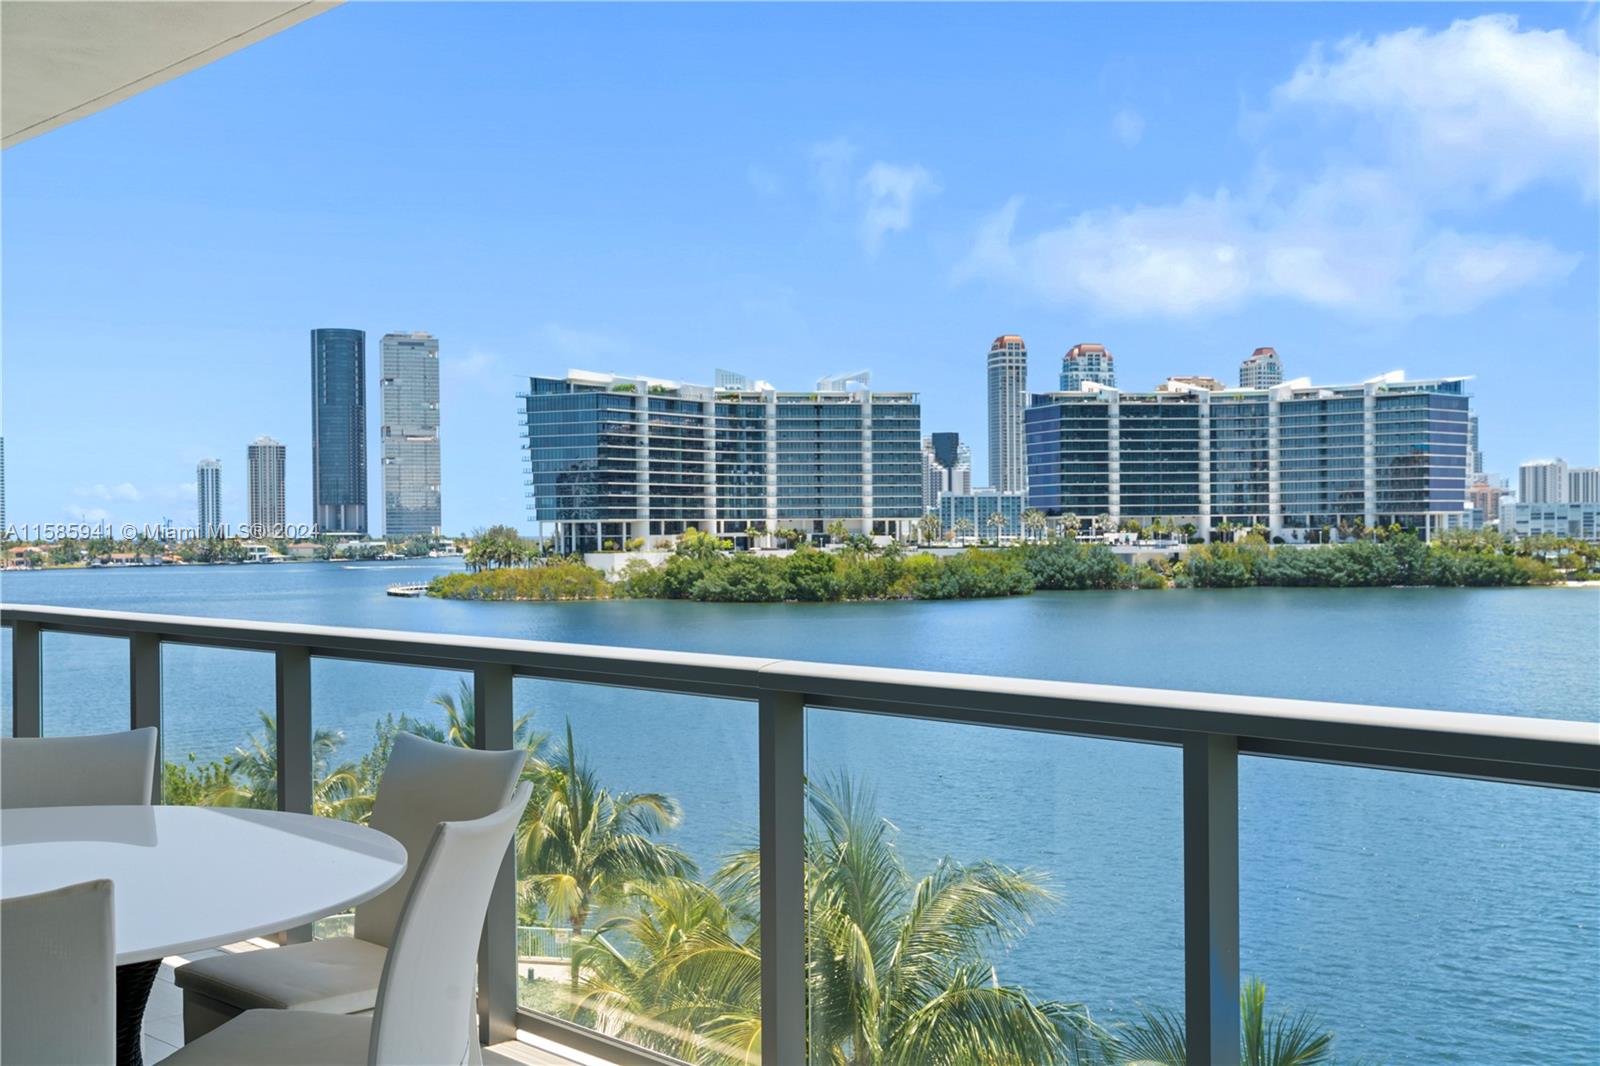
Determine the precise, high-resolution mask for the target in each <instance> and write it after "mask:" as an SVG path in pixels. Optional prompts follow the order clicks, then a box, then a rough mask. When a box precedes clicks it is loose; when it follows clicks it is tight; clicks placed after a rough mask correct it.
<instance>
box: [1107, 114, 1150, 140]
mask: <svg viewBox="0 0 1600 1066" xmlns="http://www.w3.org/2000/svg"><path fill="white" fill-rule="evenodd" d="M1111 132H1112V133H1114V134H1115V135H1116V138H1117V140H1119V141H1121V142H1122V143H1123V144H1124V145H1126V146H1127V147H1129V148H1132V147H1133V146H1134V145H1136V144H1138V143H1139V142H1140V141H1141V140H1143V139H1144V116H1143V115H1141V114H1139V112H1137V111H1135V110H1134V109H1133V108H1131V107H1125V108H1123V109H1122V110H1120V111H1118V112H1117V113H1116V114H1115V115H1112V116H1111Z"/></svg>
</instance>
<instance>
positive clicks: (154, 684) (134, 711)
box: [128, 633, 162, 803]
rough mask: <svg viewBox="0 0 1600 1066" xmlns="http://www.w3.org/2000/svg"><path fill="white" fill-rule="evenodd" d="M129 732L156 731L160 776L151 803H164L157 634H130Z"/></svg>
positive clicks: (155, 781) (156, 773)
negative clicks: (162, 795) (149, 727)
mask: <svg viewBox="0 0 1600 1066" xmlns="http://www.w3.org/2000/svg"><path fill="white" fill-rule="evenodd" d="M128 690H129V691H128V728H129V729H143V728H144V727H145V726H154V727H155V729H156V772H155V778H154V780H153V783H152V785H151V789H150V792H151V795H150V802H151V803H160V802H161V770H162V760H161V741H162V736H161V733H162V729H161V637H160V636H159V635H157V634H155V633H130V634H128Z"/></svg>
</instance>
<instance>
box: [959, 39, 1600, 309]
mask: <svg viewBox="0 0 1600 1066" xmlns="http://www.w3.org/2000/svg"><path fill="white" fill-rule="evenodd" d="M1334 51H1335V53H1336V56H1335V58H1334V59H1331V60H1330V59H1328V58H1326V57H1325V56H1324V53H1323V52H1322V51H1321V50H1314V51H1313V53H1312V56H1311V58H1309V59H1308V60H1307V61H1306V62H1305V63H1303V64H1302V65H1301V66H1300V67H1299V68H1298V69H1297V70H1296V71H1295V72H1294V74H1293V75H1292V76H1291V77H1290V78H1289V80H1288V81H1287V82H1285V83H1284V84H1283V85H1280V86H1279V87H1278V88H1277V89H1276V90H1274V92H1273V111H1272V114H1271V116H1270V117H1271V118H1272V119H1273V120H1274V121H1286V120H1288V119H1291V118H1298V117H1302V116H1303V115H1304V113H1305V112H1306V111H1307V110H1317V111H1320V110H1323V109H1331V110H1333V111H1338V112H1347V113H1349V114H1350V115H1352V116H1354V117H1356V118H1358V119H1360V120H1362V121H1364V122H1366V123H1367V127H1364V128H1363V132H1365V131H1366V128H1368V127H1370V128H1371V129H1375V130H1376V131H1377V132H1378V133H1379V134H1380V136H1379V138H1378V146H1377V148H1376V149H1375V151H1374V152H1373V153H1372V158H1370V159H1367V160H1365V161H1362V160H1355V161H1349V162H1341V163H1340V164H1339V165H1328V166H1325V167H1324V168H1323V169H1321V170H1320V171H1312V172H1309V173H1303V174H1283V173H1278V172H1275V171H1273V170H1270V169H1269V168H1268V167H1267V165H1266V163H1265V159H1266V158H1267V157H1266V155H1265V154H1264V155H1263V158H1262V161H1260V162H1258V164H1257V166H1256V168H1255V171H1254V172H1253V173H1252V175H1251V176H1250V178H1249V180H1248V181H1246V182H1245V183H1244V184H1243V185H1242V187H1241V188H1240V190H1238V191H1235V190H1231V189H1229V188H1226V187H1224V188H1220V189H1218V190H1217V191H1216V192H1215V193H1213V194H1212V195H1210V196H1191V197H1189V198H1187V199H1184V200H1182V201H1178V202H1175V203H1170V204H1157V205H1153V206H1147V205H1140V206H1133V207H1110V208H1103V209H1097V210H1091V211H1085V212H1082V213H1079V214H1077V215H1076V216H1074V217H1071V218H1069V219H1067V220H1065V221H1064V222H1062V223H1060V224H1057V225H1054V226H1051V227H1048V228H1044V229H1039V230H1036V231H1034V232H1032V233H1021V232H1019V227H1018V221H1019V218H1020V215H1021V202H1020V200H1017V199H1013V200H1012V201H1011V202H1010V203H1008V204H1006V205H1005V206H1004V207H1002V208H1001V209H999V210H998V211H996V212H994V213H993V214H992V215H991V216H990V217H989V218H988V219H986V220H985V221H984V222H983V223H982V225H981V226H980V227H979V232H978V234H977V237H976V239H975V241H974V244H973V247H972V251H971V254H970V255H969V257H968V258H967V260H966V262H965V263H963V264H962V265H961V267H960V268H959V269H958V271H957V277H958V278H983V279H988V280H991V281H997V282H1000V283H1002V284H1007V285H1012V286H1015V287H1019V288H1022V289H1024V290H1025V291H1031V292H1032V293H1034V294H1035V295H1036V296H1037V297H1039V298H1041V299H1043V300H1045V301H1047V302H1051V303H1063V304H1085V305H1089V306H1092V307H1095V308H1098V309H1101V310H1104V311H1106V312H1109V313H1113V314H1126V315H1136V314H1157V315H1170V316H1184V315H1192V314H1197V313H1203V312H1207V311H1212V310H1223V309H1227V308H1230V307H1235V306H1238V305H1241V304H1243V303H1245V302H1247V301H1248V300H1251V299H1255V298H1273V297H1275V298H1285V299H1290V300H1295V301H1298V302H1301V303H1306V304H1311V305H1314V306H1318V307H1326V308H1332V309H1337V310H1342V311H1348V312H1353V313H1357V314H1364V315H1417V314H1451V313H1459V312H1462V311H1467V310H1470V309H1471V308H1473V307H1476V306H1479V305H1480V304H1482V303H1485V302H1487V301H1489V300H1492V299H1494V298H1496V297H1498V296H1501V295H1503V294H1505V293H1507V292H1511V291H1513V290H1515V289H1519V288H1523V287H1526V286H1529V285H1534V284H1540V283H1545V282H1549V281H1552V280H1557V279H1560V278H1562V277H1564V276H1566V275H1567V274H1568V273H1570V272H1571V271H1572V269H1573V268H1574V267H1575V266H1576V264H1577V262H1578V258H1579V257H1578V256H1576V255H1573V254H1570V253H1566V252H1563V251H1560V250H1558V249H1556V248H1555V247H1553V246H1551V245H1550V244H1548V243H1545V242H1543V241H1539V240H1534V239H1531V238H1528V237H1525V236H1522V235H1518V234H1494V233H1475V232H1464V231H1462V230H1460V229H1458V228H1456V226H1455V224H1454V223H1456V222H1459V221H1460V216H1462V215H1466V214H1471V213H1472V212H1473V211H1482V210H1485V209H1487V208H1488V207H1490V206H1492V205H1493V204H1494V203H1496V202H1498V201H1499V200H1500V199H1501V198H1503V197H1505V196H1508V195H1510V194H1512V193H1514V192H1516V191H1517V190H1519V189H1522V188H1525V187H1527V186H1529V185H1531V184H1533V183H1534V182H1538V181H1546V182H1564V183H1569V184H1572V185H1575V186H1576V187H1577V188H1578V190H1579V191H1580V192H1581V193H1582V194H1584V195H1593V193H1594V191H1595V173H1594V171H1595V166H1596V129H1597V121H1600V108H1597V100H1600V86H1597V81H1596V57H1595V55H1594V54H1593V53H1591V52H1588V51H1585V50H1584V49H1583V48H1581V47H1580V46H1578V45H1577V44H1576V43H1575V42H1574V41H1572V40H1571V39H1570V38H1568V37H1567V36H1566V35H1565V34H1564V33H1561V32H1560V31H1555V32H1543V31H1529V32H1526V33H1524V32H1521V31H1519V30H1518V28H1517V23H1516V20H1515V19H1513V18H1510V17H1505V16H1485V17H1482V18H1478V19H1473V20H1471V21H1470V22H1457V23H1455V24H1453V25H1452V26H1450V27H1449V28H1448V29H1445V30H1442V31H1439V32H1437V33H1429V32H1427V31H1424V30H1406V31H1403V32H1400V33H1396V34H1390V35H1387V36H1384V37H1379V38H1376V39H1375V40H1371V41H1346V42H1344V43H1342V44H1340V45H1338V46H1337V47H1336V48H1335V50H1334ZM1558 83H1559V84H1558ZM1268 125H1269V129H1270V127H1271V123H1269V124H1268ZM1345 139H1347V140H1349V141H1351V142H1352V143H1356V144H1359V143H1361V140H1362V139H1361V138H1360V137H1349V138H1345ZM1508 156H1514V157H1515V158H1506V157H1508ZM1446 209H1449V210H1451V211H1452V213H1453V216H1455V217H1453V218H1452V224H1449V225H1447V224H1446V223H1445V222H1444V221H1443V220H1442V218H1441V212H1442V211H1443V210H1446Z"/></svg>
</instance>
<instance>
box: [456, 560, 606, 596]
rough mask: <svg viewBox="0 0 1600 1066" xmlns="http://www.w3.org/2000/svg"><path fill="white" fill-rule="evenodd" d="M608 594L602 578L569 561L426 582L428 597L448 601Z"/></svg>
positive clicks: (602, 576)
mask: <svg viewBox="0 0 1600 1066" xmlns="http://www.w3.org/2000/svg"><path fill="white" fill-rule="evenodd" d="M609 592H610V590H609V589H608V588H607V587H606V579H605V575H603V574H601V573H600V571H598V570H593V569H590V568H589V567H587V566H584V565H583V564H582V563H581V562H577V561H576V560H571V559H562V560H560V561H558V562H553V563H549V564H547V565H544V566H518V567H500V568H498V569H494V570H480V571H478V572H477V573H457V574H445V575H443V576H441V577H436V578H434V579H433V580H432V581H430V582H429V583H428V595H430V596H439V597H442V598H444V599H449V600H599V599H604V598H605V597H606V596H607V595H608V594H609Z"/></svg>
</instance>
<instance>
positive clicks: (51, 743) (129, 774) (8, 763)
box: [0, 726, 156, 810]
mask: <svg viewBox="0 0 1600 1066" xmlns="http://www.w3.org/2000/svg"><path fill="white" fill-rule="evenodd" d="M155 774H156V729H155V727H154V726H145V727H144V728H142V729H126V730H123V731H122V732H120V733H106V734H103V735H100V736H92V737H0V807H3V808H5V809H6V810H14V809H16V808H19V807H98V806H113V805H114V806H126V805H131V804H141V803H146V804H147V803H149V802H150V801H151V798H152V796H153V794H154V791H155V779H156V778H155Z"/></svg>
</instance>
